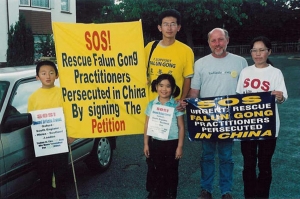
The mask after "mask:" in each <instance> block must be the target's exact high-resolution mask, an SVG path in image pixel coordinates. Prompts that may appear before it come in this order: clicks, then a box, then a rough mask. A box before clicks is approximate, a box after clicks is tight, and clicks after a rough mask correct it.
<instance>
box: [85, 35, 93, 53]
mask: <svg viewBox="0 0 300 199" xmlns="http://www.w3.org/2000/svg"><path fill="white" fill-rule="evenodd" d="M90 37H91V33H90V32H88V31H86V32H85V34H84V38H85V41H86V42H87V44H86V45H85V46H86V48H87V49H88V50H92V47H93V46H92V41H91V40H90Z"/></svg>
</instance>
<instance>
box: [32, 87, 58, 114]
mask: <svg viewBox="0 0 300 199" xmlns="http://www.w3.org/2000/svg"><path fill="white" fill-rule="evenodd" d="M58 107H62V93H61V89H60V88H59V87H56V86H55V87H52V88H49V89H46V88H39V89H38V90H36V91H35V92H34V93H32V94H31V95H30V96H29V98H28V108H27V111H28V112H30V111H35V110H43V109H48V108H58Z"/></svg>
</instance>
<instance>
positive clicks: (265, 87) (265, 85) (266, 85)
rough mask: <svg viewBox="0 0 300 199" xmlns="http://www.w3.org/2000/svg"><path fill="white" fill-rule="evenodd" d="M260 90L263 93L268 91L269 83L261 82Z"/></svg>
mask: <svg viewBox="0 0 300 199" xmlns="http://www.w3.org/2000/svg"><path fill="white" fill-rule="evenodd" d="M261 89H262V90H263V91H269V89H270V82H267V81H263V83H262V87H261Z"/></svg>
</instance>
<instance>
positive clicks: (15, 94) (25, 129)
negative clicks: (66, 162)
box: [0, 66, 116, 198]
mask: <svg viewBox="0 0 300 199" xmlns="http://www.w3.org/2000/svg"><path fill="white" fill-rule="evenodd" d="M35 75H36V72H35V66H21V67H7V68H0V198H15V197H17V196H19V195H20V194H22V193H23V192H25V191H27V190H29V189H30V188H33V187H34V186H35V185H38V181H39V180H38V177H37V172H36V168H35V167H36V165H35V155H34V149H33V142H32V133H31V127H30V125H31V122H32V118H31V115H30V114H29V113H27V101H28V97H29V96H30V95H31V93H33V92H34V91H36V90H37V89H38V88H39V87H41V83H40V82H39V81H37V80H36V78H35ZM115 148H116V138H115V137H109V138H97V139H76V140H75V141H74V143H72V145H71V149H72V157H73V161H74V162H76V161H79V160H81V159H85V162H86V164H87V166H88V167H89V168H90V169H92V170H93V171H105V170H106V169H108V168H109V166H110V164H111V161H112V156H113V149H115Z"/></svg>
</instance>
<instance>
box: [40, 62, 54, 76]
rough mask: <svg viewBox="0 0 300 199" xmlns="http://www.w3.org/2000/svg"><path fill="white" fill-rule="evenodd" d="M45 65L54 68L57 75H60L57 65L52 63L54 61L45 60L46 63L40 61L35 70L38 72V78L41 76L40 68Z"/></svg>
mask: <svg viewBox="0 0 300 199" xmlns="http://www.w3.org/2000/svg"><path fill="white" fill-rule="evenodd" d="M45 65H47V66H52V68H53V69H54V71H55V73H56V75H58V70H57V67H56V65H55V63H54V62H52V61H48V60H45V61H40V62H39V63H38V64H37V65H36V69H35V71H36V76H39V72H40V68H41V67H42V66H45Z"/></svg>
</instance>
